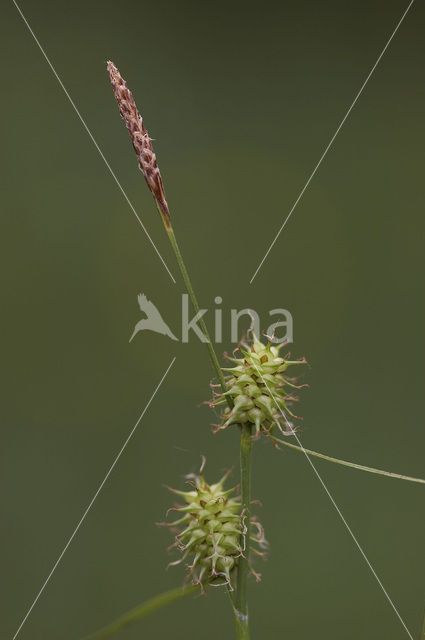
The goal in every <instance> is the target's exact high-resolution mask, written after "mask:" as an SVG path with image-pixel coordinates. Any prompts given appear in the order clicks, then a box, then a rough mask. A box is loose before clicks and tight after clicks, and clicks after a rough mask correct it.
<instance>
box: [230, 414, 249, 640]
mask: <svg viewBox="0 0 425 640" xmlns="http://www.w3.org/2000/svg"><path fill="white" fill-rule="evenodd" d="M251 449H252V435H251V425H250V424H249V423H248V424H244V425H242V426H241V450H240V465H241V494H242V508H243V515H244V525H245V532H244V545H245V550H244V555H243V556H241V557H240V558H239V564H238V576H237V588H236V597H235V603H234V609H235V620H236V630H237V634H238V638H239V639H240V640H249V620H248V600H247V578H248V572H249V546H250V530H251V526H250V525H251V523H250V519H251Z"/></svg>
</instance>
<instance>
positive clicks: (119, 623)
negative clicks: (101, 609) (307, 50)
mask: <svg viewBox="0 0 425 640" xmlns="http://www.w3.org/2000/svg"><path fill="white" fill-rule="evenodd" d="M198 591H199V585H189V586H187V587H178V588H177V589H172V590H171V591H166V592H165V593H161V594H160V595H159V596H155V597H154V598H150V599H149V600H146V602H143V603H142V604H140V605H139V606H137V607H135V608H134V609H131V611H128V612H127V613H125V614H124V615H123V616H120V617H119V618H117V620H115V621H114V622H112V623H111V624H108V625H107V626H106V627H102V629H99V631H95V633H92V634H91V635H89V636H86V637H85V638H84V640H101V639H103V638H109V637H110V636H112V635H113V634H114V633H117V632H118V631H122V630H123V629H124V628H125V627H127V626H128V625H129V624H131V623H133V622H135V621H136V620H140V619H141V618H144V617H145V616H148V615H149V614H151V613H154V611H157V610H158V609H161V607H165V606H166V605H167V604H171V603H172V602H174V601H175V600H180V598H184V597H186V596H190V595H191V594H192V593H197V592H198Z"/></svg>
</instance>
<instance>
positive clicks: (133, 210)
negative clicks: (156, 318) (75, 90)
mask: <svg viewBox="0 0 425 640" xmlns="http://www.w3.org/2000/svg"><path fill="white" fill-rule="evenodd" d="M12 2H13V4H14V5H15V7H16V8H17V10H18V11H19V13H20V15H21V18H22V20H23V21H24V22H25V24H26V26H27V27H28V31H29V32H30V34H31V35H32V37H33V38H34V40H35V42H36V44H37V46H38V48H39V49H40V51H41V53H42V54H43V56H44V58H45V60H46V62H47V64H48V65H49V67H50V69H51V70H52V72H53V75H54V76H55V78H56V80H57V81H58V82H59V84H60V86H61V87H62V89H63V91H64V93H65V95H66V97H67V98H68V100H69V102H70V103H71V105H72V108H73V109H74V111H75V113H76V114H77V116H78V117H79V119H80V121H81V124H82V125H83V127H84V129H85V130H86V131H87V133H88V134H89V136H90V139H91V141H92V142H93V144H94V146H95V147H96V149H97V150H98V152H99V155H100V157H101V158H102V160H103V162H104V163H105V164H106V166H107V168H108V170H109V173H110V174H111V176H112V177H113V179H114V180H115V182H116V184H117V186H118V188H119V190H120V191H121V193H122V195H123V196H124V198H125V199H126V201H127V203H128V205H129V207H130V209H131V210H132V212H133V213H134V215H135V216H136V218H137V220H138V221H139V224H140V226H141V227H142V229H143V231H144V232H145V234H146V236H147V238H148V240H149V242H150V243H151V245H152V247H153V248H154V250H155V252H156V254H157V256H158V257H159V259H160V260H161V262H162V264H163V265H164V267H165V269H166V270H167V273H168V275H169V276H170V278H171V280H172V281H173V282H174V284H176V281H175V279H174V277H173V275H172V273H171V271H170V270H169V268H168V266H167V264H166V262H165V260H164V258H163V257H162V255H161V254H160V252H159V250H158V248H157V246H156V244H155V243H154V241H153V240H152V238H151V236H150V235H149V233H148V231H147V229H146V227H145V225H144V224H143V222H142V220H141V219H140V217H139V215H138V214H137V212H136V209H135V208H134V206H133V204H132V202H131V201H130V199H129V197H128V196H127V194H126V192H125V191H124V189H123V187H122V186H121V183H120V181H119V180H118V178H117V176H116V175H115V173H114V171H113V169H112V167H111V165H110V164H109V162H108V161H107V159H106V158H105V156H104V154H103V151H102V150H101V148H100V147H99V145H98V144H97V142H96V140H95V138H94V136H93V134H92V132H91V131H90V129H89V128H88V126H87V124H86V123H85V120H84V118H83V116H82V115H81V113H80V112H79V110H78V108H77V106H76V105H75V103H74V101H73V99H72V98H71V96H70V94H69V93H68V91H67V89H66V87H65V85H64V84H63V82H62V80H61V79H60V77H59V75H58V73H57V72H56V69H55V68H54V66H53V65H52V63H51V62H50V60H49V58H48V57H47V54H46V52H45V51H44V49H43V47H42V46H41V44H40V42H39V41H38V39H37V36H36V35H35V33H34V31H33V30H32V29H31V27H30V25H29V24H28V20H27V19H26V17H25V16H24V14H23V13H22V11H21V9H20V7H19V6H18V4H17V3H16V1H15V0H12Z"/></svg>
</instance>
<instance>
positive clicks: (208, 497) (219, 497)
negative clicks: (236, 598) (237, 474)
mask: <svg viewBox="0 0 425 640" xmlns="http://www.w3.org/2000/svg"><path fill="white" fill-rule="evenodd" d="M203 466H204V465H202V467H203ZM202 467H201V471H200V473H199V475H194V474H191V475H190V476H187V477H188V480H189V481H190V483H191V484H192V485H193V489H192V490H191V491H177V490H175V489H171V488H170V491H172V492H173V493H175V494H177V495H178V496H181V497H182V498H184V501H185V504H183V505H176V506H175V507H172V509H169V511H171V510H173V511H177V512H179V513H182V514H183V515H182V517H181V518H179V519H178V520H176V521H175V522H171V523H163V524H167V526H169V527H172V528H173V529H174V530H175V531H176V536H175V542H174V544H172V545H171V546H170V547H169V549H177V550H178V551H179V552H180V553H181V554H182V555H181V558H179V559H178V560H176V561H175V562H171V563H170V564H169V565H168V566H172V565H177V564H181V563H182V562H184V561H185V560H186V559H187V560H189V559H190V560H191V562H190V563H189V562H188V563H187V564H186V567H187V571H188V577H189V578H191V579H192V582H193V583H194V584H200V585H201V587H202V588H203V589H204V588H205V586H207V585H208V584H213V585H216V586H218V585H226V584H227V585H230V584H231V574H232V571H233V570H234V569H235V568H236V567H237V565H238V559H239V558H240V557H241V556H242V555H244V556H245V555H246V553H247V550H248V546H249V547H250V550H251V551H254V552H255V553H256V554H257V555H260V556H262V555H264V553H263V552H262V551H260V549H262V550H263V549H265V548H266V547H267V542H266V540H265V538H264V531H263V528H262V526H261V525H260V523H259V522H257V521H256V520H255V519H254V521H253V522H251V525H252V527H253V529H255V532H251V535H250V544H248V541H247V540H246V527H245V523H244V514H243V510H242V504H241V501H240V499H239V496H238V495H236V497H232V494H234V493H235V492H236V487H234V488H232V489H228V490H227V491H226V490H224V483H225V481H226V478H227V477H228V475H229V474H228V473H226V474H225V476H223V478H221V480H219V481H218V482H216V483H215V484H208V483H207V482H206V480H205V478H204V476H203V473H202ZM251 543H253V544H255V545H257V546H258V547H259V549H258V548H255V547H251ZM251 571H252V573H253V574H254V575H255V577H256V578H257V579H259V578H260V576H259V574H257V573H255V571H254V570H253V569H252V568H251Z"/></svg>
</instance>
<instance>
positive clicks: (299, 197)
mask: <svg viewBox="0 0 425 640" xmlns="http://www.w3.org/2000/svg"><path fill="white" fill-rule="evenodd" d="M413 2H414V0H411V1H410V2H409V5H408V7H407V9H406V10H405V12H404V13H403V15H402V16H401V18H400V20H399V21H398V23H397V26H396V28H395V29H394V31H393V32H392V34H391V36H390V37H389V39H388V41H387V43H386V45H385V47H384V48H383V49H382V51H381V53H380V54H379V56H378V59H377V61H376V62H375V64H374V65H373V67H372V69H371V70H370V71H369V74H368V75H367V77H366V80H365V81H364V82H363V84H362V86H361V87H360V89H359V91H358V93H357V95H356V97H355V98H354V100H353V102H352V103H351V106H350V108H349V109H348V111H347V113H346V114H345V116H344V117H343V119H342V120H341V122H340V123H339V125H338V128H337V130H336V131H335V133H334V135H333V136H332V138H331V140H330V142H329V144H328V146H327V147H326V149H325V150H324V152H323V153H322V155H321V156H320V159H319V162H318V163H317V164H316V166H315V167H314V169H313V172H312V174H311V175H310V177H309V179H308V180H307V182H306V183H305V185H304V186H303V188H302V189H301V192H300V194H299V196H298V198H297V199H296V200H295V202H294V204H293V205H292V208H291V210H290V211H289V213H288V215H287V216H286V218H285V220H284V222H283V224H282V226H281V227H280V229H279V231H278V232H277V234H276V236H275V237H274V239H273V241H272V243H271V245H270V246H269V248H268V249H267V251H266V253H265V254H264V257H263V259H262V260H261V262H260V264H259V265H258V267H257V269H256V271H255V272H254V275H253V276H252V278H251V280H250V281H249V284H252V282H253V280H254V278H255V277H256V275H257V273H258V272H259V270H260V269H261V267H262V266H263V263H264V261H265V259H266V258H267V256H268V255H269V253H270V251H271V250H272V249H273V247H274V245H275V243H276V241H277V239H278V238H279V236H280V234H281V233H282V230H283V228H284V227H285V225H286V223H287V222H288V220H289V218H290V217H291V216H292V214H293V212H294V209H295V207H296V206H297V204H298V203H299V201H300V200H301V198H302V197H303V195H304V192H305V190H306V189H307V187H308V185H309V184H310V182H311V181H312V179H313V178H314V176H315V174H316V171H317V170H318V168H319V167H320V165H321V164H322V161H323V160H324V158H325V156H326V154H327V153H328V151H329V149H330V148H331V146H332V145H333V143H334V140H335V138H336V137H337V135H338V133H339V132H340V131H341V129H342V127H343V125H344V123H345V121H346V120H347V118H348V116H349V115H350V113H351V111H352V109H353V107H354V105H355V104H356V102H357V100H358V99H359V98H360V96H361V94H362V92H363V89H364V88H365V86H366V85H367V83H368V82H369V80H370V78H371V76H372V74H373V72H374V71H375V69H376V67H377V66H378V64H379V62H380V61H381V58H382V56H383V55H384V53H385V52H386V50H387V49H388V47H389V45H390V42H391V40H392V39H393V38H394V36H395V34H396V33H397V31H398V29H399V27H400V25H401V23H402V22H403V20H404V18H405V17H406V15H407V12H408V11H409V9H410V7H411V6H412V4H413Z"/></svg>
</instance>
